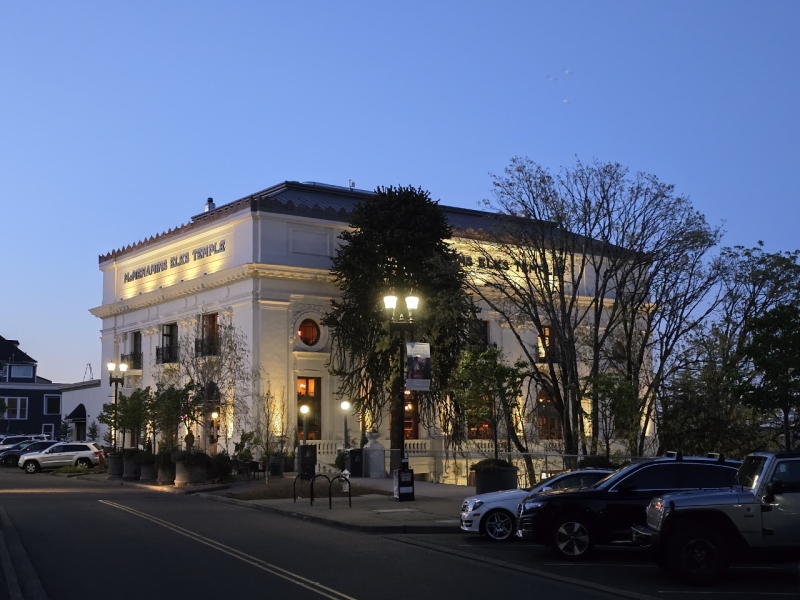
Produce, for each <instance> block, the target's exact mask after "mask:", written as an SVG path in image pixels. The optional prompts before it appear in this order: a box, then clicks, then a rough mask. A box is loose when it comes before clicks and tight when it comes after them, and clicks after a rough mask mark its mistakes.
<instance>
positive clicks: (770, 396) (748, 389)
mask: <svg viewBox="0 0 800 600" xmlns="http://www.w3.org/2000/svg"><path fill="white" fill-rule="evenodd" d="M743 354H744V356H745V358H746V359H747V360H749V361H752V365H753V375H752V377H749V378H748V379H747V380H746V381H744V382H743V384H742V386H741V388H740V389H741V392H742V395H743V399H744V401H745V403H747V404H748V405H750V406H754V407H756V408H758V409H759V410H760V411H762V412H763V413H764V414H775V415H776V416H777V417H778V418H779V422H780V423H781V424H782V429H783V440H784V447H785V449H786V450H787V451H791V450H792V446H793V441H794V440H793V435H792V431H793V425H796V421H797V419H798V411H800V307H799V306H798V305H797V304H782V305H780V306H776V307H775V308H773V309H772V310H770V311H768V312H766V313H764V314H763V315H761V316H759V317H756V318H755V319H753V323H752V327H751V333H750V339H749V341H748V342H747V343H746V344H745V347H744V352H743Z"/></svg>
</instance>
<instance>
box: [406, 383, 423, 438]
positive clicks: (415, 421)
mask: <svg viewBox="0 0 800 600" xmlns="http://www.w3.org/2000/svg"><path fill="white" fill-rule="evenodd" d="M418 438H419V394H416V393H414V392H411V393H410V394H408V395H407V396H406V397H405V406H404V410H403V439H406V440H416V439H418Z"/></svg>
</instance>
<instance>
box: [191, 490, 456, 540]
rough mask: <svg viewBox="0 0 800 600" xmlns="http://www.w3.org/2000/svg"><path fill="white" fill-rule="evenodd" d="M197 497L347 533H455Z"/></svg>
mask: <svg viewBox="0 0 800 600" xmlns="http://www.w3.org/2000/svg"><path fill="white" fill-rule="evenodd" d="M197 496H199V497H201V498H206V499H208V500H213V501H214V502H222V503H224V504H231V505H233V506H239V507H241V508H250V509H253V510H261V511H264V512H269V513H272V514H277V515H283V516H284V517H291V518H293V519H300V520H302V521H308V522H309V523H316V524H319V525H327V526H328V527H334V528H336V529H344V530H347V531H358V532H360V533H375V534H384V535H387V534H389V535H391V534H398V533H417V534H419V533H453V532H454V531H455V530H454V528H453V526H452V525H449V526H448V525H358V524H356V523H343V522H341V521H337V520H335V519H326V518H325V517H319V516H317V515H307V514H305V513H301V512H297V511H294V510H286V509H284V508H278V507H276V506H268V505H266V504H255V503H254V502H250V501H247V500H237V499H236V498H228V497H226V496H220V495H217V494H206V493H204V492H200V493H198V494H197Z"/></svg>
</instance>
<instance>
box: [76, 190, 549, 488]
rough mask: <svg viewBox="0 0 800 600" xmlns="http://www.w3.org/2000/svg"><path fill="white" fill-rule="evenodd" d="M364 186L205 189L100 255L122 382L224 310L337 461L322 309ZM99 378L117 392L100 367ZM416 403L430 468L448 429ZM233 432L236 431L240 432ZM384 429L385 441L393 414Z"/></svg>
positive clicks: (417, 431)
mask: <svg viewBox="0 0 800 600" xmlns="http://www.w3.org/2000/svg"><path fill="white" fill-rule="evenodd" d="M368 195H371V192H365V191H360V190H355V189H349V188H341V187H336V186H329V185H323V184H317V183H303V184H301V183H297V182H284V183H281V184H278V185H275V186H273V187H270V188H268V189H266V190H263V191H261V192H258V193H256V194H253V195H251V196H248V197H246V198H242V199H240V200H236V201H234V202H230V203H228V204H224V205H222V206H219V207H216V206H215V205H214V204H213V201H212V200H211V199H209V201H208V203H207V205H206V210H205V212H201V213H200V214H198V215H196V216H194V217H192V218H191V221H190V222H189V223H188V224H186V225H182V226H180V227H177V228H175V229H172V230H169V231H167V232H166V233H160V234H157V235H154V236H152V237H148V238H146V239H144V240H142V241H140V242H138V243H135V244H132V245H129V246H126V247H124V248H121V249H118V250H114V251H112V252H110V253H108V254H106V255H103V256H100V270H101V271H102V273H103V295H102V298H103V300H102V305H101V306H98V307H96V308H93V309H92V310H91V312H92V314H94V315H95V316H97V317H98V318H100V319H101V320H102V361H103V364H105V363H106V362H107V361H109V360H119V359H120V358H121V357H122V358H123V359H125V360H126V361H127V363H128V364H129V366H130V369H129V371H128V372H127V375H126V378H125V385H124V387H123V388H122V390H123V391H125V392H128V393H129V392H130V391H132V390H133V389H135V388H137V387H145V386H153V387H154V386H155V382H156V379H157V374H158V373H159V371H160V370H161V369H164V368H169V365H170V364H171V363H172V362H174V361H175V359H176V354H175V353H176V352H177V340H178V339H179V338H180V336H181V335H182V333H183V332H185V331H187V330H189V329H191V328H194V327H196V326H197V325H198V323H200V325H201V326H202V327H207V328H210V329H212V330H213V328H214V327H215V326H217V325H215V323H216V324H218V323H219V318H220V315H227V317H228V318H230V320H231V321H232V323H233V324H234V325H235V326H236V327H237V328H239V329H240V330H241V331H242V332H244V334H245V335H246V337H247V341H248V344H249V347H250V354H251V356H250V359H251V360H252V364H253V365H254V366H256V367H260V368H261V369H262V370H263V372H265V373H267V374H269V377H270V381H271V386H272V389H273V391H277V392H281V391H285V397H286V398H287V404H288V406H287V409H288V413H289V423H290V424H291V426H292V428H293V427H294V424H295V423H298V425H299V423H300V422H301V421H298V413H297V409H298V406H299V404H300V403H307V404H309V405H310V406H311V408H312V414H311V415H310V416H309V440H308V441H309V443H314V444H317V446H318V458H319V460H320V461H322V462H329V463H332V462H333V458H334V456H335V452H336V448H337V447H340V446H341V445H342V442H343V438H344V426H343V417H344V416H345V415H344V413H343V411H342V409H341V408H340V401H341V399H340V398H338V397H337V395H336V390H337V387H338V386H337V382H336V381H335V380H334V379H333V377H332V376H331V375H330V374H329V373H328V371H327V368H326V364H327V362H328V358H329V351H330V340H329V336H328V332H327V331H326V330H325V328H324V327H323V326H322V325H321V323H320V321H321V318H322V316H323V315H324V313H325V311H326V309H327V307H328V306H329V304H330V300H331V298H333V297H335V296H336V295H338V290H337V288H336V286H335V285H334V284H333V282H332V278H331V276H330V267H331V258H332V257H333V256H334V254H335V252H336V250H337V245H338V244H339V240H338V236H339V234H340V233H341V232H342V231H343V229H345V228H346V227H347V226H348V221H349V211H350V209H351V208H352V207H353V206H354V205H355V204H356V203H357V202H358V201H359V200H360V199H363V198H364V197H366V196H368ZM443 208H444V210H445V213H446V215H447V218H448V221H449V222H450V225H451V226H452V228H453V231H454V235H455V237H458V234H459V232H464V231H469V230H475V231H477V230H479V229H480V227H481V223H483V222H484V221H485V219H487V218H488V216H489V215H488V213H483V212H481V211H476V210H468V209H461V208H452V207H443ZM482 318H484V319H486V320H487V321H486V331H485V336H486V338H487V339H486V342H488V343H495V344H497V345H498V346H499V347H500V348H502V349H503V350H504V352H505V355H506V357H507V358H508V359H509V360H511V361H513V360H515V359H516V358H517V357H518V356H519V349H518V347H517V341H516V340H515V339H513V337H512V336H511V335H510V334H509V332H508V331H507V330H504V329H503V328H501V327H500V324H499V322H497V321H493V320H492V315H491V314H490V313H484V314H483V315H482ZM504 333H505V335H504ZM531 343H534V344H535V343H536V339H535V337H534V338H533V339H532V340H531ZM101 381H102V385H103V386H104V390H105V393H104V395H105V396H106V397H108V396H110V395H111V392H110V390H111V388H110V387H108V385H109V384H108V378H107V374H106V373H105V370H104V374H103V376H102V377H101ZM410 409H411V410H409V411H408V412H407V414H406V424H407V427H406V438H407V439H406V447H407V449H409V450H410V451H411V452H410V454H411V456H412V466H414V467H415V469H416V471H417V472H419V473H427V472H433V471H434V470H436V469H437V467H436V466H435V464H434V462H432V461H423V460H417V461H413V457H414V454H415V453H416V454H417V455H419V456H430V455H431V453H432V452H433V451H437V450H441V449H442V446H441V440H435V439H431V437H430V436H429V435H428V433H427V432H426V430H425V428H424V427H421V426H420V425H419V424H418V422H417V417H416V412H415V408H414V407H413V406H412V407H410ZM347 416H348V418H349V421H350V424H349V427H350V429H351V437H353V438H355V439H358V431H359V430H358V427H359V425H358V423H357V422H355V421H356V419H355V417H354V416H352V415H347ZM550 418H553V416H552V415H551V417H550ZM229 433H230V434H231V437H232V440H236V439H237V436H238V432H236V431H231V432H229ZM195 434H196V436H197V439H198V445H199V446H200V447H202V448H205V449H209V440H208V435H206V433H205V432H203V431H196V432H195ZM381 434H382V438H381V439H382V440H383V441H386V445H387V446H388V419H385V420H384V425H383V430H382V431H381ZM226 437H227V436H226ZM232 449H233V448H232V446H231V447H229V448H228V451H232ZM387 454H388V453H387Z"/></svg>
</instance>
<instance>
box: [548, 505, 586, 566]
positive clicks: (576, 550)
mask: <svg viewBox="0 0 800 600" xmlns="http://www.w3.org/2000/svg"><path fill="white" fill-rule="evenodd" d="M552 541H553V548H555V550H556V552H557V553H558V555H559V556H560V557H561V558H566V559H569V560H580V559H583V558H586V557H587V556H589V554H591V552H592V550H593V549H594V537H593V536H592V530H591V528H590V527H589V526H588V525H587V524H586V520H585V519H584V518H583V517H578V516H572V517H567V518H564V519H561V520H560V521H559V522H558V525H556V527H555V528H554V529H553V538H552Z"/></svg>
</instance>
